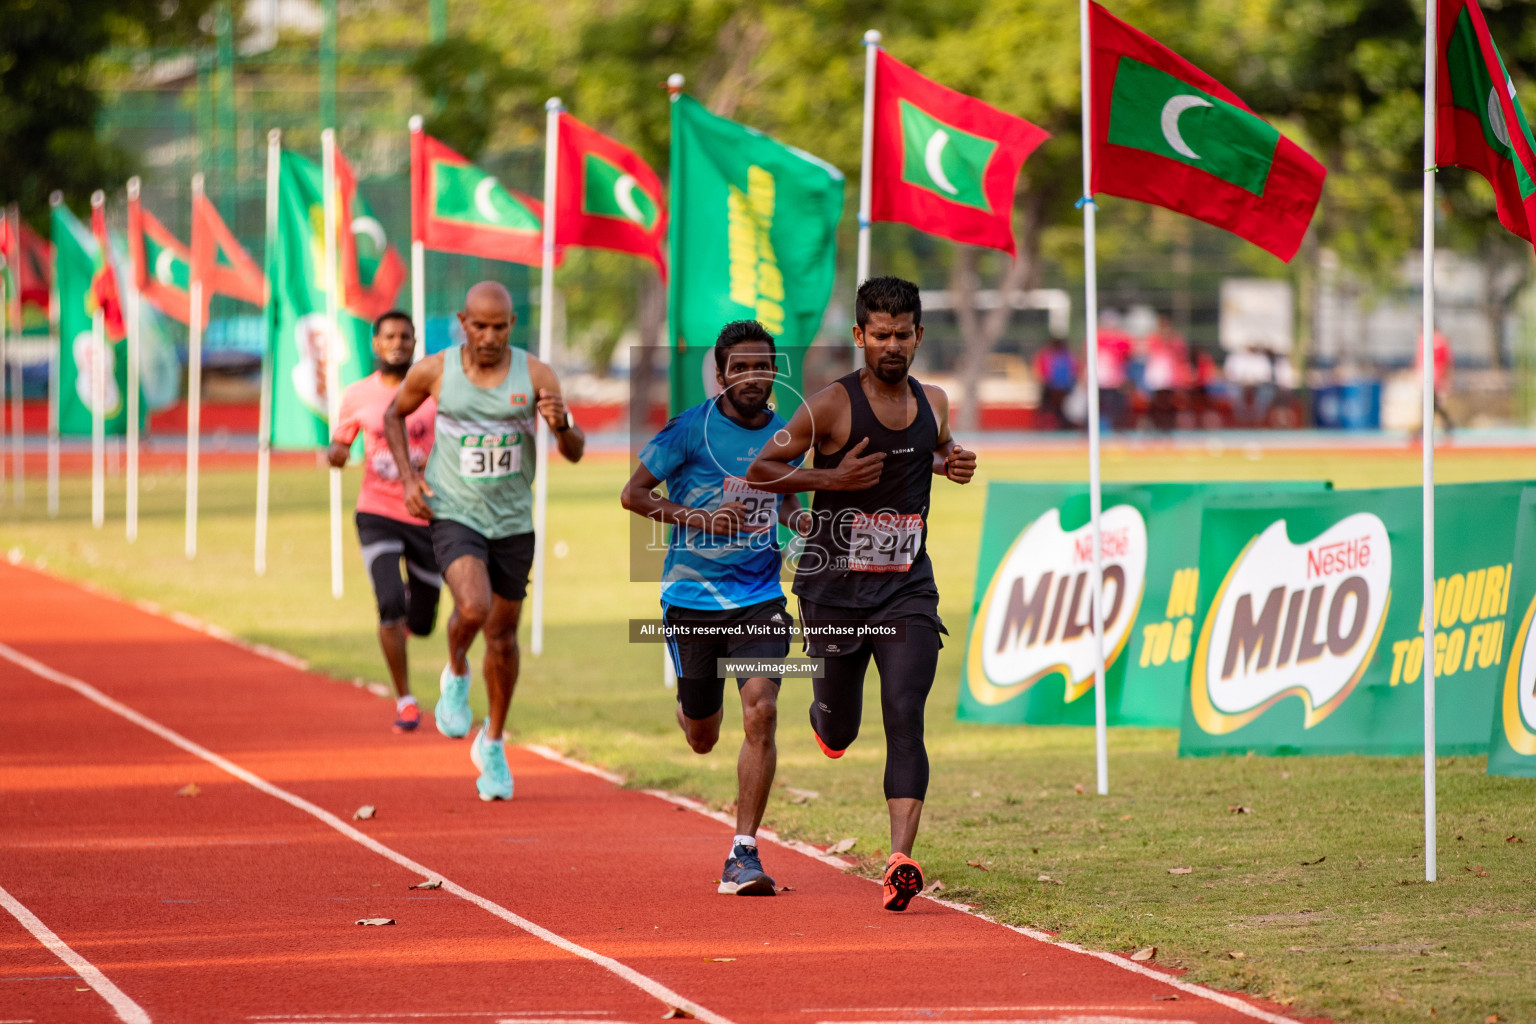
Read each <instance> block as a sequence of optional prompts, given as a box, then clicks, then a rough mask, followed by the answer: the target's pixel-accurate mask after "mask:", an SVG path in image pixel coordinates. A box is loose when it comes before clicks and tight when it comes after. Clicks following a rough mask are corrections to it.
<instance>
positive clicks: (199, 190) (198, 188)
mask: <svg viewBox="0 0 1536 1024" xmlns="http://www.w3.org/2000/svg"><path fill="white" fill-rule="evenodd" d="M192 194H193V195H194V196H200V195H202V194H203V176H202V174H201V172H199V173H197V174H194V175H192Z"/></svg>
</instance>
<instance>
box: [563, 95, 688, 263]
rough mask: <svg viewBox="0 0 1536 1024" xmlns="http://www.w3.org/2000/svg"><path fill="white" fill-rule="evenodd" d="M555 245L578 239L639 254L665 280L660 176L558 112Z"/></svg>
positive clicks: (625, 150) (579, 242) (664, 216)
mask: <svg viewBox="0 0 1536 1024" xmlns="http://www.w3.org/2000/svg"><path fill="white" fill-rule="evenodd" d="M559 124H560V130H559V144H558V154H557V160H558V167H559V184H558V185H557V186H556V197H557V198H556V206H555V246H556V251H557V252H558V251H559V248H560V247H561V246H566V245H583V246H589V247H591V248H594V249H613V250H615V251H617V252H632V253H634V254H635V255H637V256H644V257H645V258H646V259H648V260H650V261H651V262H652V263H654V264H656V271H657V273H659V274H661V276H662V279H663V280H665V279H666V276H667V262H666V258H665V257H663V256H662V252H661V242H662V239H663V238H665V237H666V234H667V210H666V205H665V203H664V200H663V199H662V192H661V179H660V178H658V177H656V172H655V171H653V170H651V168H650V166H649V165H647V164H646V162H645V161H644V160H642V159H640V156H639V154H637V153H635V152H634V150H631V149H629V148H627V147H625V146H621V145H619V144H618V143H617V142H615V141H613V140H612V139H610V138H609V137H608V136H606V135H604V134H602V133H601V132H598V131H594V130H593V129H591V128H588V127H587V126H586V125H584V124H582V123H581V122H580V121H578V120H576V119H575V118H574V117H572V116H571V115H570V114H565V113H562V114H561V115H560V122H559Z"/></svg>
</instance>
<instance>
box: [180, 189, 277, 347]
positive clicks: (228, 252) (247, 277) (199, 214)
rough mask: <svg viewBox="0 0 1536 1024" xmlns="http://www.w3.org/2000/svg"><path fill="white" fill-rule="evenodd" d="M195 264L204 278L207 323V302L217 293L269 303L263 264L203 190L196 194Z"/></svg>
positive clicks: (204, 316) (204, 320) (193, 212)
mask: <svg viewBox="0 0 1536 1024" xmlns="http://www.w3.org/2000/svg"><path fill="white" fill-rule="evenodd" d="M192 265H193V266H194V267H195V268H196V270H197V277H198V280H200V281H202V282H203V304H204V308H203V323H205V324H206V323H207V322H208V309H207V304H208V303H209V302H210V301H212V299H213V296H215V295H228V296H229V297H230V298H234V299H239V300H241V301H242V302H249V303H250V304H251V305H253V306H262V305H265V304H266V290H267V279H266V277H265V276H264V275H263V274H262V272H261V268H260V267H258V266H257V265H256V261H255V260H253V259H251V257H250V256H249V255H247V254H246V251H245V250H244V249H243V248H241V246H240V243H239V242H238V241H236V240H235V236H234V233H233V232H232V231H230V230H229V228H228V227H227V226H226V225H225V224H224V218H223V217H220V216H219V209H218V207H216V206H214V205H213V200H211V199H209V198H208V197H207V196H206V195H200V194H194V195H193V197H192Z"/></svg>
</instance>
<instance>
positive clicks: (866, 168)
mask: <svg viewBox="0 0 1536 1024" xmlns="http://www.w3.org/2000/svg"><path fill="white" fill-rule="evenodd" d="M879 53H880V33H879V31H878V30H876V29H870V30H869V31H868V32H865V33H864V136H863V140H862V143H861V146H862V148H861V150H860V152H861V153H862V156H861V157H860V160H859V256H858V262H857V264H856V265H855V270H854V275H853V276H854V278H855V280H854V282H853V287H854V289H855V290H857V289H858V287H859V285H861V284H863V283H864V282H865V281H866V280H868V279H869V226H870V222H869V217H870V204H871V203H872V202H873V201H874V200H873V193H874V180H875V168H874V157H875V60H876V58H877V57H878V56H879ZM863 355H864V354H863V353H862V352H860V351H859V350H858V349H857V348H855V349H854V350H853V368H854V369H855V370H857V369H858V368H859V367H860V366H862V365H863V363H864V359H863Z"/></svg>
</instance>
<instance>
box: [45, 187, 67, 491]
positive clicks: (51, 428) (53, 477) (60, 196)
mask: <svg viewBox="0 0 1536 1024" xmlns="http://www.w3.org/2000/svg"><path fill="white" fill-rule="evenodd" d="M63 204H64V193H63V192H57V191H56V192H54V193H52V194H51V195H50V196H49V197H48V205H49V206H50V207H54V206H62V205H63ZM48 326H49V333H50V334H51V335H52V337H51V338H50V339H49V341H50V342H51V343H52V344H50V345H49V346H48V515H49V517H50V518H55V517H57V516H58V514H59V352H60V349H59V347H60V346H61V345H63V344H64V339H63V338H61V337H59V269H58V266H57V257H55V266H54V269H53V284H52V285H51V286H50V287H49V289H48Z"/></svg>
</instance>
